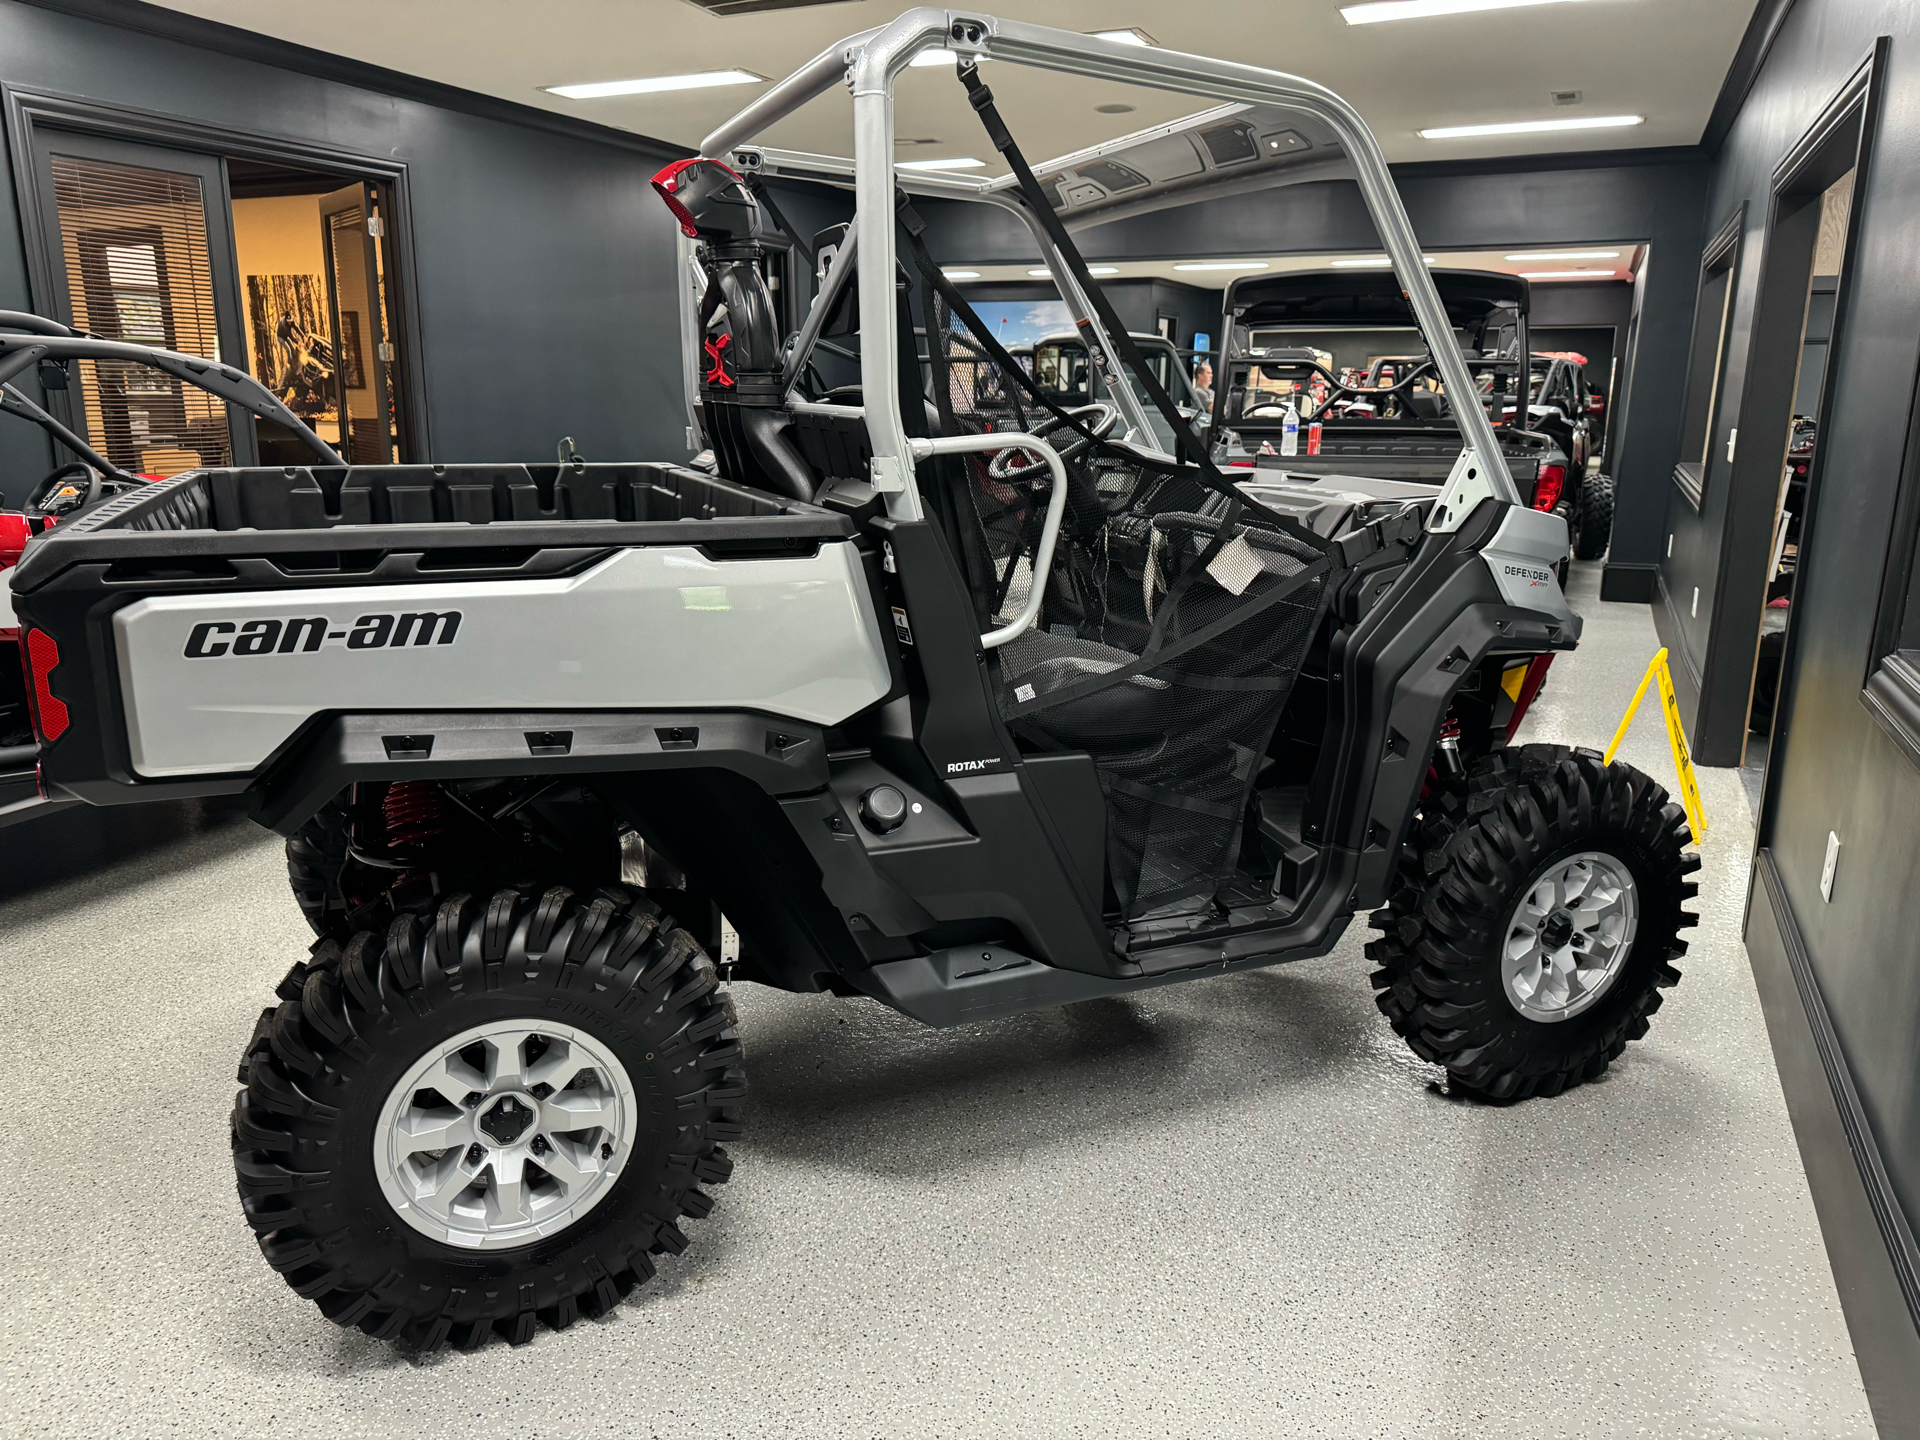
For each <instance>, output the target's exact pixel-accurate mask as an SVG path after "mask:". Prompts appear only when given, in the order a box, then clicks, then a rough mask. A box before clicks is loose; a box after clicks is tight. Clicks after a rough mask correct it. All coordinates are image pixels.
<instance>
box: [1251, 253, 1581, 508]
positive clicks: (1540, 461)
mask: <svg viewBox="0 0 1921 1441" xmlns="http://www.w3.org/2000/svg"><path fill="white" fill-rule="evenodd" d="M1429 274H1430V275H1431V276H1432V278H1433V281H1434V288H1435V291H1436V293H1437V295H1438V296H1439V297H1440V301H1441V305H1442V308H1443V309H1444V310H1445V312H1446V314H1447V319H1448V323H1449V325H1450V326H1451V327H1452V331H1451V339H1452V341H1453V343H1454V345H1455V346H1456V348H1457V349H1458V351H1459V353H1460V354H1461V355H1462V356H1463V357H1464V358H1465V360H1466V363H1467V372H1468V376H1469V379H1470V382H1471V385H1472V388H1471V389H1470V390H1469V391H1468V392H1467V393H1468V394H1471V395H1476V396H1478V397H1479V405H1478V407H1477V408H1478V409H1480V410H1482V411H1484V412H1485V413H1486V414H1487V416H1488V417H1489V418H1490V423H1491V425H1492V426H1493V429H1494V433H1495V435H1496V437H1497V438H1498V439H1499V441H1500V444H1501V449H1502V454H1503V456H1504V457H1505V459H1506V461H1507V465H1508V472H1509V474H1510V476H1512V478H1513V480H1514V484H1515V486H1516V488H1517V490H1518V491H1519V492H1520V494H1521V495H1522V496H1523V498H1524V499H1525V500H1526V501H1527V503H1528V504H1529V505H1531V506H1533V507H1534V508H1536V509H1538V510H1546V511H1553V512H1555V513H1556V514H1559V515H1560V516H1561V517H1562V518H1563V519H1564V520H1567V521H1568V522H1569V523H1570V526H1572V524H1573V521H1574V518H1575V516H1576V514H1577V501H1578V487H1577V486H1576V484H1575V483H1574V480H1573V477H1575V475H1576V472H1577V471H1578V470H1579V469H1580V465H1579V463H1578V462H1577V459H1576V457H1575V453H1574V450H1573V449H1571V447H1573V446H1574V445H1575V443H1576V437H1575V436H1574V435H1573V434H1571V433H1569V432H1567V431H1566V430H1565V428H1561V427H1557V425H1556V424H1555V422H1556V421H1557V420H1558V418H1559V416H1560V412H1559V411H1556V410H1552V409H1551V408H1548V407H1545V406H1542V405H1539V404H1536V403H1534V399H1533V397H1534V394H1535V392H1534V391H1533V390H1532V388H1531V387H1530V390H1529V398H1528V400H1527V401H1526V402H1523V399H1522V397H1521V394H1520V391H1521V388H1522V385H1523V383H1524V382H1523V371H1522V367H1521V366H1520V365H1519V364H1518V362H1517V361H1516V360H1515V358H1514V357H1516V356H1518V355H1519V354H1521V353H1522V351H1523V350H1524V349H1525V347H1526V344H1527V318H1528V303H1529V286H1528V282H1527V281H1526V280H1524V279H1522V278H1521V277H1519V276H1516V275H1506V274H1500V273H1497V272H1492V271H1478V270H1448V269H1435V270H1430V271H1429ZM1223 309H1224V315H1223V318H1222V343H1221V357H1220V366H1219V375H1220V377H1221V382H1222V383H1221V384H1220V385H1219V386H1218V387H1217V389H1216V399H1215V410H1216V415H1215V417H1214V420H1215V425H1216V427H1217V428H1218V431H1219V433H1220V434H1222V435H1223V436H1225V437H1231V439H1230V441H1229V444H1228V447H1227V450H1226V457H1227V460H1228V463H1229V464H1240V465H1253V466H1264V467H1273V468H1278V469H1280V470H1283V471H1285V472H1287V473H1288V474H1289V475H1291V476H1294V477H1296V478H1298V479H1301V480H1311V479H1318V478H1321V477H1328V478H1336V477H1342V476H1347V475H1351V474H1354V473H1357V472H1358V473H1360V474H1363V475H1368V476H1375V477H1379V478H1383V479H1392V480H1397V481H1407V482H1414V483H1421V484H1426V485H1432V486H1440V485H1442V484H1445V483H1446V481H1447V480H1448V478H1449V475H1450V474H1451V471H1452V467H1453V463H1454V458H1455V456H1456V455H1458V454H1459V453H1460V444H1461V426H1460V424H1459V422H1458V421H1457V420H1456V418H1455V415H1454V411H1453V407H1452V405H1451V403H1450V402H1449V400H1448V398H1447V396H1448V387H1447V385H1446V384H1445V383H1444V382H1445V378H1444V377H1443V375H1442V374H1441V371H1440V369H1439V367H1438V363H1437V360H1436V358H1435V356H1434V354H1433V352H1431V351H1429V352H1425V353H1422V354H1390V355H1380V354H1378V353H1374V352H1373V351H1372V349H1371V347H1373V346H1377V345H1380V344H1382V343H1383V339H1384V337H1386V336H1393V337H1394V341H1393V342H1392V343H1394V344H1396V345H1398V344H1400V343H1403V342H1404V340H1405V338H1407V337H1404V336H1402V335H1399V334H1397V332H1401V331H1403V330H1407V331H1410V332H1411V331H1412V328H1413V325H1414V317H1413V314H1412V312H1411V311H1410V309H1409V307H1408V301H1407V299H1406V297H1405V296H1403V294H1402V292H1401V287H1400V282H1399V281H1398V280H1397V279H1396V278H1395V277H1394V275H1393V273H1392V272H1391V271H1385V270H1382V271H1366V270H1349V271H1337V272H1329V271H1325V270H1317V271H1301V272H1295V273H1290V274H1285V275H1256V276H1244V277H1242V278H1240V279H1238V280H1235V281H1233V282H1232V283H1230V284H1229V286H1228V288H1227V293H1226V297H1225V300H1224V302H1223ZM1343 335H1347V336H1348V337H1349V340H1350V343H1351V342H1352V340H1353V339H1354V338H1356V337H1360V338H1362V343H1364V344H1366V345H1368V346H1369V347H1370V350H1369V352H1368V353H1367V354H1366V355H1364V356H1362V357H1360V358H1361V359H1363V360H1364V361H1365V364H1363V365H1341V364H1338V363H1336V362H1334V360H1333V358H1332V355H1331V352H1328V351H1326V350H1324V349H1321V348H1318V346H1317V345H1316V344H1314V343H1312V342H1316V341H1321V342H1328V343H1338V342H1339V341H1340V338H1341V337H1342V336H1343ZM1299 341H1306V342H1310V343H1307V344H1297V343H1290V342H1299ZM1454 393H1459V392H1454ZM1290 401H1291V402H1292V403H1293V406H1294V410H1295V417H1296V420H1297V421H1298V424H1299V425H1300V427H1301V430H1300V435H1301V436H1305V435H1306V434H1307V433H1308V431H1307V428H1308V427H1309V426H1311V425H1318V427H1319V428H1318V430H1316V431H1315V432H1314V436H1315V442H1314V447H1313V448H1314V453H1313V454H1307V453H1305V452H1306V450H1307V448H1308V447H1307V446H1306V445H1305V444H1299V445H1298V449H1297V451H1296V453H1295V454H1293V455H1286V456H1281V455H1279V450H1280V446H1281V441H1282V436H1283V433H1284V429H1285V427H1286V425H1287V411H1288V403H1289V402H1290ZM1523 403H1526V404H1527V407H1528V414H1529V417H1530V421H1529V424H1528V426H1526V427H1525V428H1517V427H1516V426H1514V424H1513V423H1512V420H1511V417H1512V416H1513V415H1514V414H1516V413H1517V411H1518V409H1519V407H1520V406H1521V405H1522V404H1523ZM1536 422H1539V423H1538V424H1537V423H1536ZM1582 434H1583V436H1584V435H1585V430H1583V432H1582ZM1330 483H1334V484H1338V483H1339V481H1338V480H1337V479H1334V480H1331V481H1330Z"/></svg>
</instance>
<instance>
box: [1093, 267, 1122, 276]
mask: <svg viewBox="0 0 1921 1441" xmlns="http://www.w3.org/2000/svg"><path fill="white" fill-rule="evenodd" d="M1087 273H1088V274H1089V275H1119V274H1120V273H1121V268H1120V266H1118V265H1090V266H1088V267H1087Z"/></svg>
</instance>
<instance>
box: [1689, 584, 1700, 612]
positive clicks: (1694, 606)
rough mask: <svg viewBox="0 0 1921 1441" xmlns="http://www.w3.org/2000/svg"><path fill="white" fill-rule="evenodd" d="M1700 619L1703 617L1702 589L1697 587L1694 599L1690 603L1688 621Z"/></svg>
mask: <svg viewBox="0 0 1921 1441" xmlns="http://www.w3.org/2000/svg"><path fill="white" fill-rule="evenodd" d="M1700 617H1701V587H1700V586H1698V585H1697V586H1696V587H1695V588H1694V599H1693V600H1691V601H1689V602H1688V619H1690V620H1699V619H1700Z"/></svg>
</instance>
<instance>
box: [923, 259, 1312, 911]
mask: <svg viewBox="0 0 1921 1441" xmlns="http://www.w3.org/2000/svg"><path fill="white" fill-rule="evenodd" d="M923 294H924V297H925V300H926V302H927V305H928V313H929V315H930V316H931V317H932V318H933V320H934V323H933V324H931V325H930V326H929V327H928V331H929V334H930V338H932V339H933V340H934V342H935V343H934V344H931V345H930V346H929V368H930V371H931V377H930V378H931V379H932V381H933V388H934V398H935V404H936V408H937V409H938V410H939V412H940V417H941V422H942V427H943V429H944V430H946V431H947V433H949V434H980V433H983V432H991V431H997V430H1034V431H1036V432H1038V433H1042V434H1043V438H1045V439H1047V440H1048V442H1049V443H1050V444H1051V445H1053V446H1054V448H1055V449H1056V450H1057V451H1059V452H1061V454H1062V457H1063V459H1064V460H1065V462H1066V469H1067V472H1068V484H1069V494H1068V501H1067V506H1066V511H1065V516H1064V519H1063V521H1062V527H1061V535H1060V540H1059V543H1058V544H1057V546H1056V549H1055V553H1054V557H1053V562H1052V564H1051V565H1050V566H1049V567H1048V570H1047V573H1046V574H1045V575H1040V576H1037V575H1036V574H1035V573H1034V563H1035V557H1036V551H1037V548H1038V542H1039V539H1040V533H1041V525H1042V519H1043V517H1044V516H1045V513H1046V509H1047V500H1048V494H1047V491H1048V485H1049V483H1050V482H1049V479H1048V476H1049V472H1048V470H1047V468H1046V467H1045V466H1043V465H1041V464H1040V463H1039V462H1038V459H1037V458H1034V457H1031V456H1026V455H1022V454H1020V453H1019V452H1009V451H1003V452H999V453H998V454H996V453H993V452H988V453H984V454H981V455H979V456H967V457H952V458H950V460H949V462H947V463H946V467H947V468H946V469H945V470H944V472H941V474H942V477H943V481H944V484H943V486H942V487H941V488H942V489H943V490H944V491H945V492H946V493H945V494H944V495H936V496H930V497H929V500H930V503H931V504H932V507H933V508H934V509H935V510H937V511H938V512H940V513H941V515H942V519H943V520H944V521H945V522H946V524H947V526H948V531H949V534H950V535H954V536H956V537H957V539H958V549H959V550H960V552H961V560H962V565H963V568H964V569H965V571H966V573H967V578H968V582H969V585H970V587H971V589H972V591H973V594H974V598H975V602H976V605H977V607H978V608H979V610H980V618H981V620H982V622H983V623H984V624H999V623H1002V622H1003V621H1005V620H1006V619H1008V618H1011V617H1012V616H1014V615H1016V614H1018V613H1019V611H1020V609H1021V607H1022V605H1023V604H1024V603H1025V601H1026V599H1027V597H1028V595H1029V594H1030V588H1031V587H1032V586H1034V585H1040V586H1041V587H1042V590H1043V601H1042V609H1041V613H1040V618H1039V620H1038V622H1037V624H1036V625H1035V627H1034V628H1032V629H1030V630H1029V631H1027V632H1026V633H1025V634H1023V635H1021V636H1020V637H1018V638H1017V639H1015V640H1013V641H1010V642H1008V643H1007V644H1005V645H1003V646H1002V647H1000V649H999V650H998V651H997V652H996V653H995V654H996V666H995V669H996V670H997V672H998V675H997V682H998V696H999V703H1000V710H1001V714H1002V716H1003V718H1004V719H1005V720H1006V721H1007V722H1008V723H1009V725H1010V727H1011V728H1013V729H1014V730H1015V731H1016V732H1017V733H1019V734H1021V735H1023V736H1025V737H1026V738H1028V739H1029V740H1030V741H1032V742H1034V743H1036V744H1038V745H1040V746H1042V747H1044V748H1047V749H1054V750H1075V751H1081V750H1084V751H1086V752H1087V753H1088V754H1090V755H1091V756H1092V757H1093V758H1094V761H1095V764H1096V766H1097V767H1098V769H1099V773H1100V779H1101V786H1102V789H1103V791H1104V792H1105V794H1106V799H1107V817H1108V828H1107V833H1108V868H1109V875H1110V877H1111V879H1112V882H1113V885H1114V889H1115V893H1116V895H1117V897H1118V899H1119V901H1120V902H1121V904H1122V907H1123V908H1124V911H1125V913H1126V914H1127V915H1128V916H1129V917H1130V918H1141V917H1146V916H1149V915H1153V914H1177V913H1180V912H1183V911H1187V910H1193V909H1198V908H1200V907H1202V906H1204V905H1205V904H1206V903H1207V902H1208V901H1209V900H1210V899H1211V898H1212V896H1213V894H1214V892H1215V890H1216V889H1217V888H1218V887H1219V886H1220V884H1221V883H1222V882H1223V881H1225V880H1226V879H1228V877H1229V876H1230V875H1231V874H1232V873H1233V872H1234V869H1235V863H1236V860H1237V859H1238V846H1239V839H1240V835H1241V831H1242V825H1243V820H1244V817H1245V813H1246V808H1247V804H1248V800H1249V796H1250V792H1251V789H1252V786H1253V782H1254V776H1255V772H1256V771H1257V770H1258V769H1259V768H1260V765H1261V762H1262V758H1263V756H1264V754H1265V752H1266V749H1267V745H1268V741H1269V739H1270V738H1271V736H1272V734H1273V731H1274V727H1275V724H1276V722H1277V721H1278V720H1279V718H1280V714H1281V710H1282V708H1283V707H1284V706H1285V705H1286V703H1287V697H1288V693H1289V691H1290V690H1291V689H1292V687H1293V684H1294V680H1295V677H1296V676H1297V675H1298V674H1299V672H1300V667H1301V663H1302V660H1303V659H1304V657H1305V656H1306V653H1307V648H1308V645H1309V643H1310V641H1311V640H1312V638H1313V635H1314V632H1315V628H1316V627H1317V625H1318V624H1319V621H1320V616H1321V608H1322V604H1323V601H1324V598H1325V595H1326V593H1327V588H1328V583H1329V574H1330V568H1331V561H1330V558H1329V556H1328V554H1327V551H1326V548H1325V546H1324V544H1323V543H1322V542H1320V541H1319V539H1318V538H1317V537H1314V536H1312V535H1311V534H1307V533H1305V532H1303V531H1302V530H1301V529H1300V528H1299V527H1296V526H1294V525H1292V524H1291V523H1290V522H1288V521H1286V520H1284V519H1283V518H1281V517H1279V516H1275V515H1273V514H1271V513H1270V512H1267V511H1265V510H1263V509H1261V508H1260V507H1258V506H1255V505H1252V504H1251V503H1249V502H1247V501H1246V500H1244V499H1242V498H1240V497H1239V496H1238V495H1234V494H1227V493H1223V492H1221V491H1219V490H1217V489H1215V488H1214V487H1213V486H1211V485H1209V484H1208V483H1207V482H1206V481H1205V480H1204V479H1203V478H1202V476H1201V472H1200V471H1199V470H1198V468H1196V467H1194V466H1184V465H1180V464H1178V463H1176V462H1173V461H1168V460H1165V459H1160V458H1155V457H1152V456H1149V455H1146V454H1143V453H1141V452H1139V451H1136V450H1134V449H1133V448H1131V447H1129V446H1124V445H1118V444H1113V443H1110V442H1107V441H1105V440H1100V439H1097V438H1096V437H1095V436H1094V434H1093V433H1092V432H1090V431H1089V430H1087V429H1086V428H1085V421H1086V420H1088V419H1091V418H1092V417H1087V416H1086V415H1085V413H1084V412H1077V413H1072V414H1070V413H1067V412H1063V411H1062V410H1060V408H1059V407H1057V406H1055V405H1054V404H1053V403H1052V402H1051V401H1050V400H1049V399H1048V398H1047V397H1045V396H1044V395H1043V394H1041V393H1040V392H1039V391H1038V390H1037V389H1035V387H1034V386H1033V383H1032V381H1031V379H1030V378H1029V377H1028V376H1027V375H1026V374H1025V373H1024V372H1018V371H1017V370H1016V368H1015V363H1014V362H1012V361H1011V359H1009V358H1007V357H1006V354H1005V352H1004V351H1000V348H999V347H998V346H997V345H991V344H989V343H987V342H986V341H985V340H984V338H983V337H981V336H979V335H978V334H977V333H976V332H974V331H973V330H972V329H971V328H970V327H969V326H968V325H967V323H966V320H967V319H971V318H972V317H963V315H961V314H957V313H956V312H955V310H954V309H953V308H952V307H950V305H949V304H948V301H947V298H946V297H945V296H943V295H942V294H940V293H939V292H937V291H936V290H935V289H934V288H933V287H932V286H931V285H930V286H929V287H928V288H927V289H926V290H925V291H924V292H923ZM996 352H998V354H996Z"/></svg>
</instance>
